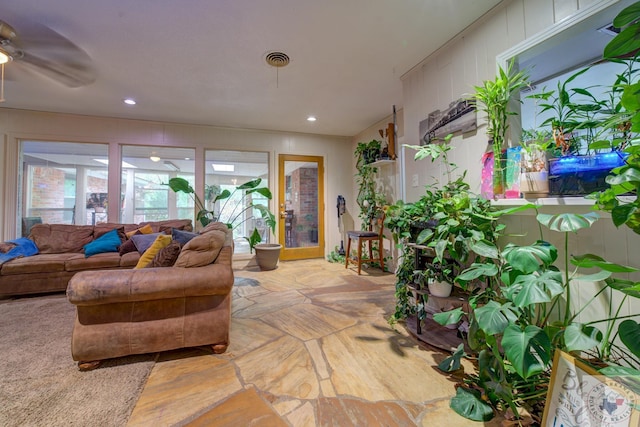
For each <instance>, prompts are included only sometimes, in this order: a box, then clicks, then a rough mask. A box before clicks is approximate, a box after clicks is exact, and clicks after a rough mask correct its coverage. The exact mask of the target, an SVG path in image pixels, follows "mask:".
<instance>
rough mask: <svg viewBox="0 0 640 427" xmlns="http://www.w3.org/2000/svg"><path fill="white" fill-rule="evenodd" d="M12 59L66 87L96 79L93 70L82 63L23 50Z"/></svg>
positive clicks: (81, 84) (86, 83) (89, 82)
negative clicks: (67, 62)
mask: <svg viewBox="0 0 640 427" xmlns="http://www.w3.org/2000/svg"><path fill="white" fill-rule="evenodd" d="M14 60H15V61H17V62H18V61H19V62H20V63H21V64H24V65H26V66H29V67H31V68H32V69H34V70H35V71H37V72H39V73H41V74H44V75H45V76H47V77H49V78H51V79H53V80H56V81H58V82H60V83H62V84H64V85H65V86H68V87H82V86H87V85H90V84H91V83H93V82H94V81H95V80H96V76H95V73H94V72H93V70H92V69H91V68H89V67H87V66H85V65H83V64H64V63H62V62H54V61H50V60H48V59H44V58H41V57H39V56H36V55H32V54H30V53H29V52H25V51H21V55H20V56H19V57H14Z"/></svg>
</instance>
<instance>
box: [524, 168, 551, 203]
mask: <svg viewBox="0 0 640 427" xmlns="http://www.w3.org/2000/svg"><path fill="white" fill-rule="evenodd" d="M520 191H521V192H522V193H523V194H524V197H525V198H527V197H547V196H548V195H549V172H547V171H540V172H522V173H521V174H520Z"/></svg>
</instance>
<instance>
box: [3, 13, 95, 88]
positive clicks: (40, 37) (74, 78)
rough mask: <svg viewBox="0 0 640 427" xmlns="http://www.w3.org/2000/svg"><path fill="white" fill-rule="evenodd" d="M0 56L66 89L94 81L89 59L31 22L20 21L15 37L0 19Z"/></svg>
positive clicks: (60, 38)
mask: <svg viewBox="0 0 640 427" xmlns="http://www.w3.org/2000/svg"><path fill="white" fill-rule="evenodd" d="M0 53H3V54H5V55H6V56H7V57H8V60H10V61H13V62H14V63H15V64H16V65H17V66H19V67H20V66H24V67H25V68H28V69H31V70H34V71H36V72H38V73H40V74H42V75H45V76H47V77H49V78H51V79H53V80H55V81H57V82H59V83H62V84H63V85H65V86H68V87H72V88H75V87H82V86H87V85H89V84H91V83H93V82H94V81H95V79H96V76H95V71H94V70H93V67H92V64H91V58H90V57H89V55H88V54H87V53H86V52H85V51H84V50H82V49H81V48H79V47H78V46H76V45H75V44H73V43H72V42H71V41H69V40H68V39H67V38H65V37H64V36H62V35H61V34H59V33H57V32H56V31H54V30H52V29H51V28H48V27H46V26H44V25H41V24H36V23H34V22H24V24H23V25H22V27H21V33H20V34H18V33H17V32H16V30H15V29H14V28H13V27H12V26H11V25H9V24H7V23H6V22H4V21H2V20H0ZM1 58H2V56H1V55H0V59H1Z"/></svg>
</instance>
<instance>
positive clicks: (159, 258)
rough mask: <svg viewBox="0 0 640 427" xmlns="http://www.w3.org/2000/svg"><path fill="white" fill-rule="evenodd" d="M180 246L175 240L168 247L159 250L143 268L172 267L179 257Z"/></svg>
mask: <svg viewBox="0 0 640 427" xmlns="http://www.w3.org/2000/svg"><path fill="white" fill-rule="evenodd" d="M181 248H182V245H181V244H180V243H179V242H176V241H175V240H174V241H173V242H171V243H169V245H168V246H165V247H164V248H162V249H160V252H158V253H157V254H156V256H154V257H153V259H152V260H151V262H150V263H149V264H147V266H146V267H145V268H151V267H172V266H173V264H175V263H176V260H177V259H178V255H180V249H181Z"/></svg>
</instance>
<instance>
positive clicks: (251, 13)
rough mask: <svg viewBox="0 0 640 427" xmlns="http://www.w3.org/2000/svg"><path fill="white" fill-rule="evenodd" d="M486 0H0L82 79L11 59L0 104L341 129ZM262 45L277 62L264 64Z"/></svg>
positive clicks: (395, 99)
mask: <svg viewBox="0 0 640 427" xmlns="http://www.w3.org/2000/svg"><path fill="white" fill-rule="evenodd" d="M499 2H500V0H325V1H318V0H315V1H311V0H215V1H212V0H180V1H177V0H176V1H166V0H163V1H158V0H133V1H132V0H108V1H105V0H100V1H98V0H56V1H53V0H47V1H43V0H3V1H2V7H1V8H0V20H4V21H6V22H7V23H9V24H10V25H12V26H13V27H14V28H15V30H16V32H17V33H18V36H19V37H22V38H23V39H25V46H24V47H25V48H27V49H29V46H27V41H29V40H28V39H29V34H28V32H29V28H31V27H30V25H29V23H30V22H32V23H33V22H35V23H38V24H43V25H45V26H47V27H49V28H50V29H53V30H54V31H56V32H57V33H59V34H61V35H63V36H64V37H66V38H67V39H69V40H70V41H71V42H73V43H75V44H76V45H77V46H79V47H80V48H82V49H83V50H84V51H85V52H86V53H87V54H88V55H89V56H90V58H91V59H92V63H93V68H94V69H95V72H96V80H95V82H93V83H92V84H90V85H88V86H85V87H80V88H69V87H66V86H64V85H61V84H59V83H58V82H55V81H53V80H51V79H49V78H47V77H43V76H42V75H40V74H38V73H35V72H33V71H32V70H30V69H29V68H27V67H25V66H24V64H20V63H19V61H14V62H12V63H9V64H8V65H7V66H6V77H7V79H8V80H7V81H6V82H5V99H6V101H5V102H4V103H3V104H0V107H9V108H21V109H33V110H43V111H56V112H68V113H79V114H89V115H98V116H109V117H124V118H134V119H143V120H156V121H168V122H178V123H195V124H208V125H217V126H230V127H241V128H251V129H266V130H284V131H295V132H307V133H316V134H325V135H342V136H353V135H355V134H357V133H358V132H360V131H362V130H364V129H365V128H367V127H369V126H371V125H373V124H374V123H376V122H378V121H379V120H382V119H384V118H385V117H387V116H389V115H390V114H391V113H392V108H393V105H395V106H396V108H397V109H400V108H402V87H401V81H400V77H401V76H402V75H403V74H404V73H406V72H407V71H408V70H410V69H411V68H412V67H413V66H415V65H416V64H418V63H419V62H420V61H421V60H422V59H424V58H426V57H427V56H428V55H429V54H430V53H431V52H433V51H434V50H436V49H437V48H438V47H440V46H441V45H443V44H444V43H445V42H446V41H447V40H449V39H451V38H452V37H453V36H455V35H456V34H457V33H459V32H460V31H462V30H463V29H464V28H465V27H467V26H468V25H469V24H471V23H472V22H473V21H475V20H476V19H477V18H478V17H480V16H482V15H483V14H484V13H486V12H487V11H488V10H489V9H491V8H492V7H494V6H495V5H496V4H498V3H499ZM21 28H22V31H21ZM38 43H40V45H38ZM30 47H31V48H33V49H34V50H37V52H38V53H39V54H40V55H42V56H44V57H45V58H47V59H53V56H49V57H48V55H49V53H51V55H53V54H54V53H55V50H54V49H53V48H49V47H48V46H46V43H44V42H43V41H42V40H40V41H36V42H32V43H31V44H30ZM271 51H282V52H284V53H286V54H287V55H289V57H290V58H291V63H290V64H289V65H288V66H287V67H284V68H280V69H276V68H274V67H271V66H269V65H267V64H266V62H265V59H264V58H265V55H266V54H267V53H269V52H271ZM126 97H133V98H135V99H136V100H137V101H138V105H136V106H134V107H130V106H126V105H124V104H123V102H122V100H123V99H124V98H126ZM307 115H315V116H317V118H318V120H317V121H316V122H315V123H310V122H307V121H306V120H305V119H306V117H307Z"/></svg>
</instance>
